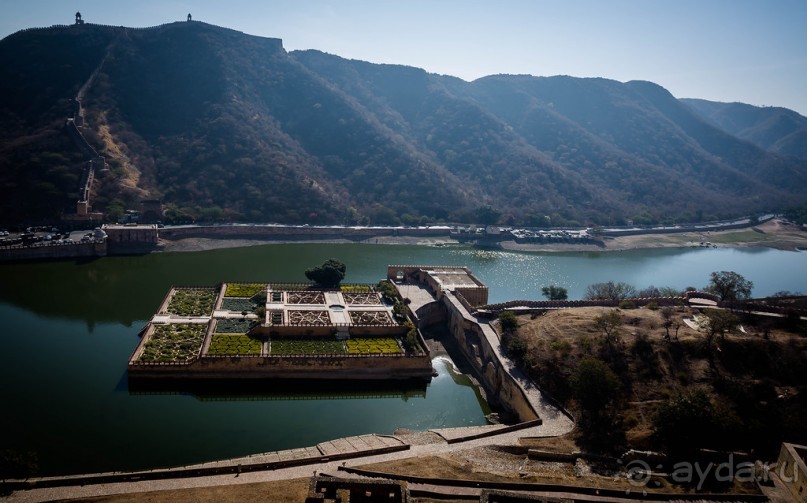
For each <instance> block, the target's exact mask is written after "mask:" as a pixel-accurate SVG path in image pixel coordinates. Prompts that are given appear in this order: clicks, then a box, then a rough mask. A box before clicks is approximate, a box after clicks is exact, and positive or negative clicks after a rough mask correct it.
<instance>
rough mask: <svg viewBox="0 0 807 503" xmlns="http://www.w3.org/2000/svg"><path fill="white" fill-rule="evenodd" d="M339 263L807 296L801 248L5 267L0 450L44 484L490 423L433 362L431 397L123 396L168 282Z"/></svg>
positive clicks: (274, 249) (503, 280)
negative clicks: (31, 468) (718, 285)
mask: <svg viewBox="0 0 807 503" xmlns="http://www.w3.org/2000/svg"><path fill="white" fill-rule="evenodd" d="M330 257H335V258H338V259H340V260H342V261H343V262H345V263H346V264H347V277H346V278H345V281H348V282H373V283H374V282H376V281H378V280H379V279H381V278H382V277H383V276H384V275H385V274H386V267H387V265H388V264H421V265H432V264H438V265H466V266H468V267H470V268H471V269H472V270H473V271H474V273H475V274H476V275H477V276H478V277H479V278H480V279H482V281H484V282H486V283H487V284H488V286H490V300H491V302H500V301H505V300H513V299H537V298H540V288H541V287H542V286H546V285H549V284H557V285H560V286H564V287H566V288H568V290H569V294H570V297H571V298H579V297H581V296H582V294H583V292H584V291H585V288H586V286H587V285H589V284H591V283H596V282H601V281H609V280H614V281H626V282H628V283H631V284H633V285H635V286H637V287H639V288H643V287H646V286H648V285H651V284H653V285H655V286H673V287H676V288H685V287H687V286H694V287H703V286H704V285H706V283H707V282H708V279H709V273H710V272H712V271H716V270H733V271H736V272H739V273H740V274H742V275H743V276H745V277H746V278H748V279H750V280H752V281H753V282H754V292H753V293H754V295H755V296H763V295H769V294H772V293H774V292H777V291H780V290H791V291H805V290H807V253H797V252H784V251H778V250H770V249H728V248H718V249H674V250H670V249H658V250H637V251H627V252H609V253H568V254H566V253H564V254H540V253H516V252H501V251H491V250H475V249H472V248H466V247H459V246H457V247H450V246H449V247H417V246H390V245H362V244H344V245H320V244H289V245H267V246H255V247H247V248H238V249H230V250H213V251H208V252H199V253H182V254H180V253H165V254H152V255H146V256H140V257H107V258H103V259H97V260H90V261H84V262H48V263H25V264H4V265H0V320H2V321H3V324H2V329H0V398H1V399H2V406H3V413H2V414H0V428H2V431H3V435H2V437H0V450H4V449H6V450H7V449H11V450H14V451H16V452H21V453H35V454H36V455H37V457H38V464H39V467H40V473H41V474H55V473H75V472H84V471H106V470H121V469H137V468H146V467H153V466H165V465H175V464H186V463H195V462H201V461H206V460H210V459H215V458H223V457H232V456H240V455H245V454H250V453H255V452H264V451H271V450H278V449H287V448H292V447H300V446H307V445H314V444H316V443H317V442H320V441H324V440H328V439H332V438H336V437H342V436H349V435H358V434H363V433H370V432H375V433H392V431H393V430H395V429H396V428H399V427H403V428H410V429H414V430H425V429H429V428H437V427H453V426H465V425H479V424H484V423H485V419H484V415H485V414H486V413H487V412H489V411H488V410H487V408H486V405H485V404H484V402H482V401H481V400H480V398H479V395H478V391H477V390H475V389H474V388H473V387H471V386H470V385H469V383H468V382H467V380H465V379H463V378H462V377H463V376H457V375H454V374H452V373H451V372H449V371H448V368H449V367H450V365H448V364H447V363H446V362H445V361H443V360H439V361H436V362H435V366H436V367H437V368H438V370H439V371H440V376H439V377H437V378H436V379H434V380H432V382H431V383H430V384H429V386H428V387H426V388H425V389H397V388H395V387H394V386H393V387H382V388H378V387H367V386H364V387H362V388H361V389H352V388H347V389H345V388H344V387H343V388H342V389H339V388H331V389H316V390H314V389H312V388H310V387H309V388H293V389H289V388H284V389H264V388H258V389H256V388H255V387H254V386H251V387H239V388H238V390H239V391H238V392H233V388H228V389H225V390H221V389H211V388H210V387H209V386H208V387H205V388H204V389H187V388H183V389H181V390H174V391H171V390H167V391H166V390H164V391H161V392H154V391H146V390H130V389H129V386H128V380H127V377H126V362H127V361H128V358H129V356H130V354H131V353H132V351H133V350H134V348H135V346H136V345H137V343H138V341H139V339H138V338H137V335H136V334H137V332H138V330H139V329H140V328H141V327H142V326H143V324H144V323H145V322H146V320H147V319H148V318H149V317H150V316H151V315H152V314H153V313H154V311H155V310H156V309H157V307H158V306H159V304H160V302H161V300H162V298H163V296H164V295H165V292H166V291H167V289H168V288H169V287H170V286H171V285H177V286H180V285H212V284H215V283H218V282H220V281H304V280H305V277H304V275H303V271H304V270H305V269H306V268H308V267H310V266H312V265H316V264H319V263H322V262H323V261H324V260H325V259H327V258H330Z"/></svg>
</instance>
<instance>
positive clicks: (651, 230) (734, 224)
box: [603, 215, 774, 237]
mask: <svg viewBox="0 0 807 503" xmlns="http://www.w3.org/2000/svg"><path fill="white" fill-rule="evenodd" d="M773 218H774V215H767V216H765V217H763V218H760V219H759V221H758V222H757V223H756V224H752V223H751V221H750V220H748V221H745V220H744V221H730V222H710V223H705V224H700V225H682V226H675V227H626V228H624V229H620V228H611V229H605V230H604V231H603V235H604V236H610V237H619V236H635V235H638V234H676V233H681V232H713V231H728V230H732V229H745V228H748V227H753V226H754V225H757V224H762V223H765V222H767V221H769V220H773Z"/></svg>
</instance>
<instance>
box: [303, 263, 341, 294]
mask: <svg viewBox="0 0 807 503" xmlns="http://www.w3.org/2000/svg"><path fill="white" fill-rule="evenodd" d="M346 269H347V267H346V266H345V264H344V263H342V262H340V261H339V260H336V259H335V258H329V259H328V260H326V261H325V262H323V263H322V265H318V266H316V267H312V268H310V269H306V271H305V277H306V278H308V279H310V280H311V281H313V282H314V283H316V284H318V285H320V286H325V287H335V286H339V283H341V282H342V280H343V279H345V270H346Z"/></svg>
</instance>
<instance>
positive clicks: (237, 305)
mask: <svg viewBox="0 0 807 503" xmlns="http://www.w3.org/2000/svg"><path fill="white" fill-rule="evenodd" d="M255 306H256V305H255V303H254V302H252V301H251V300H250V299H244V298H233V297H225V298H224V300H222V301H221V308H222V309H223V310H225V311H235V312H238V313H240V312H243V311H250V312H251V311H253V310H254V309H255Z"/></svg>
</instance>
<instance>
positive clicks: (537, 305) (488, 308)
mask: <svg viewBox="0 0 807 503" xmlns="http://www.w3.org/2000/svg"><path fill="white" fill-rule="evenodd" d="M458 297H459V295H458ZM626 301H627V302H632V303H633V304H634V305H635V306H636V307H642V306H646V305H648V304H650V303H653V302H655V303H656V304H658V305H659V306H677V305H683V304H685V303H686V302H687V301H688V299H687V297H647V298H631V299H620V300H606V299H601V300H510V301H507V302H500V303H497V304H487V305H484V306H478V307H474V306H473V303H470V302H468V301H467V300H465V298H464V297H463V298H462V302H463V305H464V306H465V307H466V309H468V308H470V309H471V310H473V311H476V312H478V313H480V314H481V313H485V312H489V313H494V314H495V313H499V312H501V311H506V310H508V309H517V308H527V309H564V308H574V307H619V305H620V304H621V303H622V302H626Z"/></svg>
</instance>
